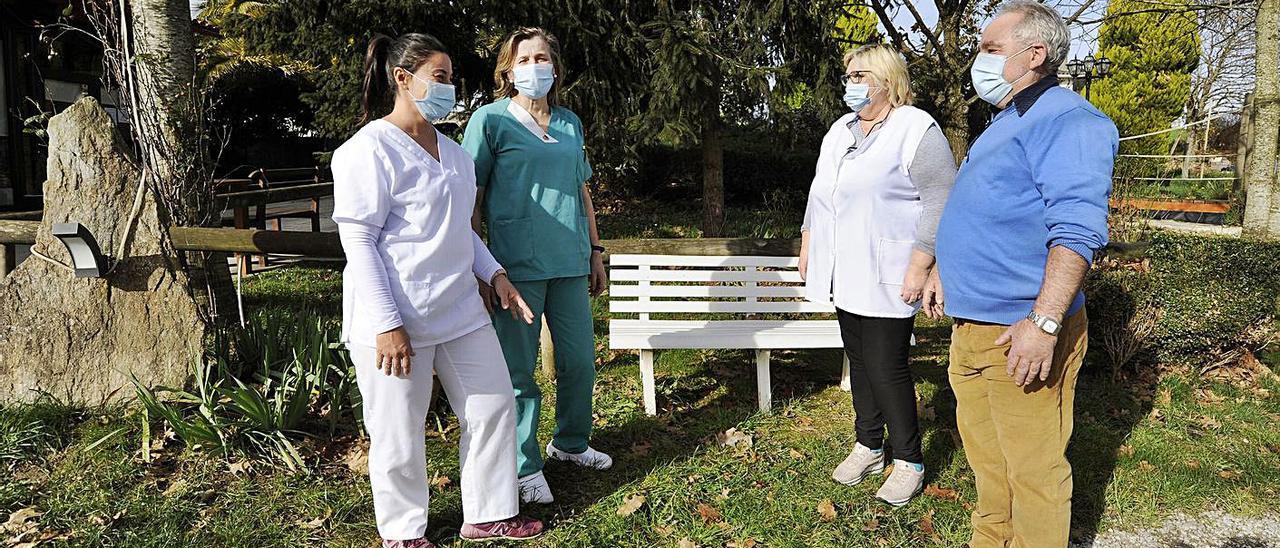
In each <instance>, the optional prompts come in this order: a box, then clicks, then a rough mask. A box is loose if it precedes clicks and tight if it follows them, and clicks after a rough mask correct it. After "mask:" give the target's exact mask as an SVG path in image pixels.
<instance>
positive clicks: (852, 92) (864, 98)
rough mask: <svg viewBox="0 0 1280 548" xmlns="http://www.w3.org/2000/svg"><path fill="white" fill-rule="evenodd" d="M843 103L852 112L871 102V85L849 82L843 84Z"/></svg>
mask: <svg viewBox="0 0 1280 548" xmlns="http://www.w3.org/2000/svg"><path fill="white" fill-rule="evenodd" d="M844 104H846V105H848V106H849V110H852V111H853V112H854V113H857V112H858V111H860V110H862V109H864V108H866V107H867V105H869V104H871V86H869V85H867V84H855V83H853V82H849V83H848V84H845V86H844Z"/></svg>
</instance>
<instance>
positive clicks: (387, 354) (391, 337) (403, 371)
mask: <svg viewBox="0 0 1280 548" xmlns="http://www.w3.org/2000/svg"><path fill="white" fill-rule="evenodd" d="M375 344H376V351H375V354H374V356H375V358H376V359H377V360H378V361H377V362H375V365H376V366H377V367H378V369H381V370H382V372H383V373H386V374H387V375H395V376H397V377H408V376H409V372H410V370H411V365H412V364H411V363H410V359H409V357H410V356H413V355H414V354H413V345H412V344H411V343H410V342H409V333H408V332H406V331H405V330H404V327H403V326H401V327H397V328H395V329H392V330H391V331H387V332H386V333H382V334H379V335H378V339H377V341H376V342H375Z"/></svg>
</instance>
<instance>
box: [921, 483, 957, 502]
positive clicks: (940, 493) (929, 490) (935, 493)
mask: <svg viewBox="0 0 1280 548" xmlns="http://www.w3.org/2000/svg"><path fill="white" fill-rule="evenodd" d="M924 494H925V496H928V497H933V498H936V499H942V500H960V493H958V492H956V490H955V489H948V488H946V487H938V486H937V485H933V484H929V485H927V486H925V488H924Z"/></svg>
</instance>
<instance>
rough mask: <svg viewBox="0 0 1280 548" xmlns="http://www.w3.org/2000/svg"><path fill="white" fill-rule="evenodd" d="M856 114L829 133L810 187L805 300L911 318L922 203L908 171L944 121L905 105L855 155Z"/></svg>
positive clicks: (914, 308) (914, 307) (876, 314)
mask: <svg viewBox="0 0 1280 548" xmlns="http://www.w3.org/2000/svg"><path fill="white" fill-rule="evenodd" d="M855 117H856V115H855V114H853V113H850V114H847V115H845V116H843V117H841V118H840V119H839V120H837V121H836V122H835V123H834V124H832V125H831V129H830V130H828V131H827V135H826V137H824V138H823V139H822V149H821V151H820V153H819V156H818V166H817V169H816V170H815V173H814V178H813V185H812V186H811V187H810V189H809V204H808V215H809V225H808V226H809V264H808V269H807V273H806V274H807V275H806V282H805V299H806V300H809V301H812V302H821V303H828V302H834V304H835V306H836V307H837V308H839V309H841V310H844V311H846V312H851V313H854V314H859V315H863V316H873V317H879V318H906V317H910V316H911V315H913V314H915V313H916V312H917V311H918V310H919V303H917V304H915V305H908V304H906V303H904V302H902V297H901V296H900V295H901V291H902V281H903V278H904V277H905V276H906V273H907V265H908V264H909V263H910V260H911V253H912V250H913V249H914V247H915V243H916V224H917V223H918V221H919V220H920V213H921V210H922V207H921V204H920V193H919V192H918V190H917V189H916V187H915V185H914V184H912V183H911V177H910V175H909V174H908V170H909V169H910V168H911V161H912V159H913V158H915V155H916V149H917V148H919V146H920V141H921V140H922V139H923V138H924V135H925V132H927V131H928V130H929V128H931V127H933V126H934V125H937V122H935V121H934V120H933V117H931V116H929V114H928V113H926V112H924V111H923V110H920V109H918V108H915V107H912V106H909V105H906V106H900V107H897V108H895V109H894V110H893V112H892V113H890V115H889V117H888V118H887V119H886V120H885V121H884V123H883V124H881V126H880V128H879V130H877V131H876V132H874V133H873V134H872V135H874V138H871V136H868V137H867V138H866V139H864V140H863V142H862V144H861V146H863V147H865V148H864V149H863V150H861V151H859V153H858V154H856V155H854V154H850V152H851V150H850V149H851V147H852V146H853V145H854V136H853V130H852V129H850V127H849V124H850V123H851V122H855V121H856V120H855V119H854V118H855Z"/></svg>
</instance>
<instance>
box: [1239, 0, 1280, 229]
mask: <svg viewBox="0 0 1280 548" xmlns="http://www.w3.org/2000/svg"><path fill="white" fill-rule="evenodd" d="M1257 25H1258V38H1257V46H1256V54H1255V56H1254V59H1255V61H1254V62H1255V63H1256V67H1257V68H1256V70H1255V72H1254V74H1256V75H1257V79H1258V83H1257V87H1256V88H1255V89H1254V96H1253V101H1254V107H1255V108H1256V109H1257V118H1256V119H1255V120H1254V126H1253V127H1254V129H1255V130H1256V131H1254V132H1253V135H1252V138H1253V146H1252V147H1251V148H1252V150H1251V151H1250V154H1249V156H1250V157H1251V158H1250V160H1249V173H1248V177H1247V179H1248V187H1247V188H1248V195H1249V197H1248V205H1247V206H1246V208H1245V211H1244V232H1245V234H1246V235H1250V236H1255V237H1259V238H1264V239H1280V188H1277V187H1278V186H1280V185H1277V181H1276V148H1277V141H1280V129H1278V128H1280V0H1262V2H1261V4H1260V6H1259V8H1258V19H1257Z"/></svg>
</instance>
